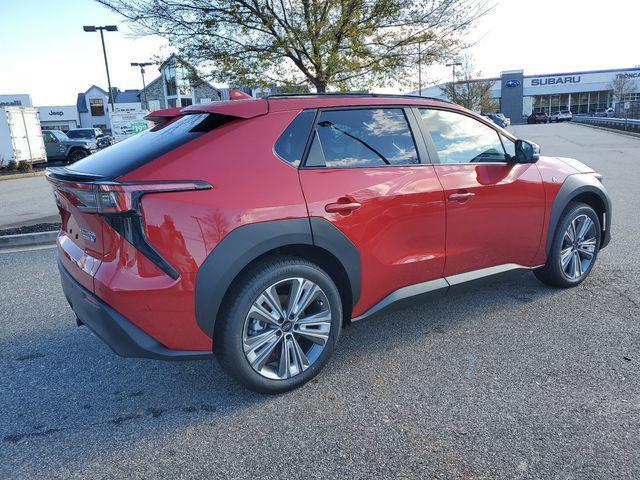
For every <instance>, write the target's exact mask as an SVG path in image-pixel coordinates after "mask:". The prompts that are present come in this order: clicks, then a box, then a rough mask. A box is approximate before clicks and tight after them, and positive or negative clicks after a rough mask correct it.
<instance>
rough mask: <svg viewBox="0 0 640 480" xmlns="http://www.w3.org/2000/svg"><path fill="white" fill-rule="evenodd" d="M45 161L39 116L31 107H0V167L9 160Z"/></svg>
mask: <svg viewBox="0 0 640 480" xmlns="http://www.w3.org/2000/svg"><path fill="white" fill-rule="evenodd" d="M22 160H26V161H27V162H29V163H39V162H46V161H47V152H46V150H45V147H44V140H43V139H42V129H41V128H40V117H39V116H38V110H36V109H35V108H33V107H1V108H0V167H6V166H7V165H8V164H9V162H11V161H16V162H20V161H22Z"/></svg>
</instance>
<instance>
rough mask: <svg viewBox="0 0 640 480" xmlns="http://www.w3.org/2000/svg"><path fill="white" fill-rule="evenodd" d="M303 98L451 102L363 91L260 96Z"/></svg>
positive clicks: (416, 96) (418, 96) (448, 101)
mask: <svg viewBox="0 0 640 480" xmlns="http://www.w3.org/2000/svg"><path fill="white" fill-rule="evenodd" d="M301 97H302V98H304V97H373V98H413V99H417V98H421V99H424V100H434V101H436V102H444V103H453V102H451V101H450V100H446V99H444V98H436V97H422V96H420V95H399V94H393V93H363V92H325V93H278V94H273V95H267V96H265V97H262V98H264V99H267V100H268V99H270V98H301Z"/></svg>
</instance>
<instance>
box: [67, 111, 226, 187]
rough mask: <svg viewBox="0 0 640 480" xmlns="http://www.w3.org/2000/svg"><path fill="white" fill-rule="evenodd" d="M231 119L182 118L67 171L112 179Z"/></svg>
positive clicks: (220, 116) (142, 133)
mask: <svg viewBox="0 0 640 480" xmlns="http://www.w3.org/2000/svg"><path fill="white" fill-rule="evenodd" d="M233 119H234V117H229V116H225V115H216V114H208V113H198V114H190V115H183V116H180V117H177V118H176V119H175V120H172V121H169V122H167V123H165V124H162V125H157V126H156V127H154V128H151V129H149V130H145V131H144V132H141V133H138V134H136V135H133V136H131V137H129V138H127V139H126V140H123V141H121V142H118V143H116V144H115V145H112V146H110V147H107V148H105V149H104V150H101V151H99V152H97V153H94V154H92V155H89V156H88V157H85V158H84V159H82V160H80V161H78V162H76V163H74V164H72V165H70V166H69V167H67V170H69V171H70V172H77V173H84V174H91V175H96V176H100V177H102V178H104V179H115V178H117V177H120V176H122V175H125V174H126V173H129V172H131V171H133V170H135V169H137V168H139V167H141V166H143V165H145V164H146V163H148V162H150V161H152V160H154V159H156V158H158V157H160V156H162V155H164V154H165V153H167V152H169V151H171V150H174V149H175V148H178V147H179V146H181V145H184V144H185V143H187V142H190V141H191V140H195V139H196V138H198V137H200V136H201V135H203V134H205V133H207V132H209V131H211V130H213V129H214V128H217V127H219V126H221V125H223V124H225V123H227V122H229V121H231V120H233Z"/></svg>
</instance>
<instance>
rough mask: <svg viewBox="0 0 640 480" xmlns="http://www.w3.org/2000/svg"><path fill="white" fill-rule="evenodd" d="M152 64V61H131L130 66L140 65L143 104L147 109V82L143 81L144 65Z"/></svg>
mask: <svg viewBox="0 0 640 480" xmlns="http://www.w3.org/2000/svg"><path fill="white" fill-rule="evenodd" d="M149 65H153V62H131V66H132V67H140V74H141V75H142V92H143V93H144V105H145V108H146V109H149V103H148V102H147V84H146V83H144V67H148V66H149Z"/></svg>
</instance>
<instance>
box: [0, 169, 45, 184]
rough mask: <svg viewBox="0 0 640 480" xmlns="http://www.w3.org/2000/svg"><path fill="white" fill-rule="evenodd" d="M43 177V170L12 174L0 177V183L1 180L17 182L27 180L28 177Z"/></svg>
mask: <svg viewBox="0 0 640 480" xmlns="http://www.w3.org/2000/svg"><path fill="white" fill-rule="evenodd" d="M42 176H44V170H39V171H37V172H29V173H14V174H13V175H0V182H2V181H3V180H18V179H20V178H29V177H42Z"/></svg>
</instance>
